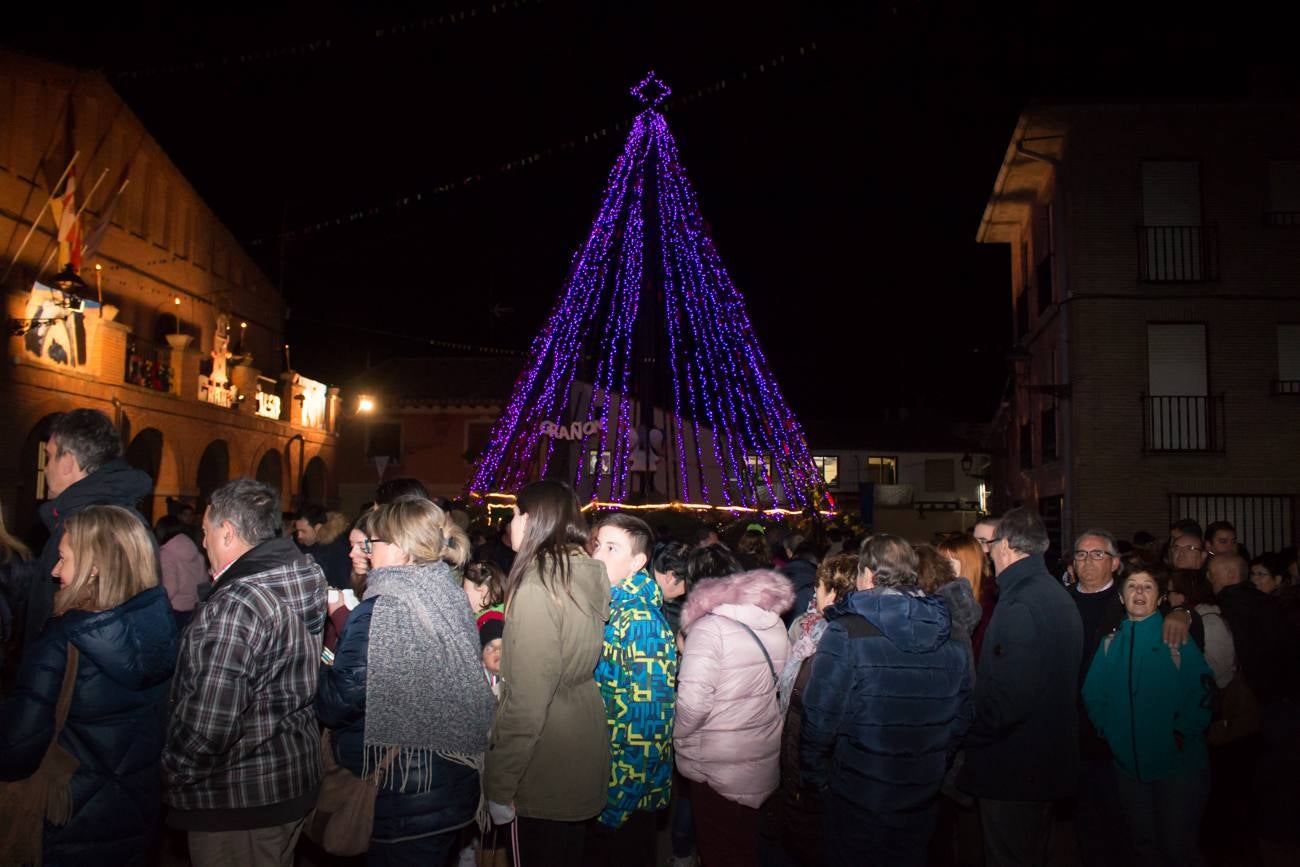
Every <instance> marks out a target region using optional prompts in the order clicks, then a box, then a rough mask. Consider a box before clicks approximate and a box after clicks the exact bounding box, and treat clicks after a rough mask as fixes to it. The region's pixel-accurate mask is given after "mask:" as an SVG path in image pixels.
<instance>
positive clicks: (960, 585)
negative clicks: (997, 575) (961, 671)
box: [937, 578, 984, 640]
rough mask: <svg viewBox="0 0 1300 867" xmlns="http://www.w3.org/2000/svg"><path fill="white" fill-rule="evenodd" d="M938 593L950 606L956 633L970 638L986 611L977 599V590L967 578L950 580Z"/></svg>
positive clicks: (949, 611)
mask: <svg viewBox="0 0 1300 867" xmlns="http://www.w3.org/2000/svg"><path fill="white" fill-rule="evenodd" d="M937 593H938V595H939V596H941V597H943V601H944V603H946V604H947V606H948V617H949V620H950V621H951V628H952V632H953V634H954V635H956V636H959V637H961V638H963V639H965V640H970V637H971V634H972V633H974V631H975V627H976V626H979V623H980V617H981V615H983V613H984V611H983V609H981V608H980V604H979V603H978V602H976V601H975V590H974V589H973V588H972V587H971V586H970V582H969V581H967V580H966V579H965V578H958V579H957V580H956V581H949V582H948V583H947V584H945V585H943V586H942V587H940V588H939V589H938V591H937Z"/></svg>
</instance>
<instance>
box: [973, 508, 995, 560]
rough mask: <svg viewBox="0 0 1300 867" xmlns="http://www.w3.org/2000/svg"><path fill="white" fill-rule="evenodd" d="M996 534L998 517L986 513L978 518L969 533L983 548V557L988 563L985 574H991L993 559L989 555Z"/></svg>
mask: <svg viewBox="0 0 1300 867" xmlns="http://www.w3.org/2000/svg"><path fill="white" fill-rule="evenodd" d="M997 534H998V519H997V518H996V517H994V516H993V515H986V516H984V517H983V518H980V519H979V521H978V522H977V523H976V524H975V526H974V528H973V529H972V530H971V535H973V536H974V537H975V541H976V542H979V543H980V547H981V548H983V549H984V559H985V560H986V561H987V565H988V571H987V572H986V573H985V574H987V575H992V574H993V560H992V558H991V557H990V556H989V555H990V549H991V547H992V545H993V541H994V537H995V536H997Z"/></svg>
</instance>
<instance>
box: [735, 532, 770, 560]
mask: <svg viewBox="0 0 1300 867" xmlns="http://www.w3.org/2000/svg"><path fill="white" fill-rule="evenodd" d="M736 559H737V560H739V561H740V563H741V565H742V566H743V567H744V568H745V570H746V571H752V570H754V569H771V568H772V550H771V549H770V548H769V547H768V544H767V536H766V535H765V534H764V532H763V528H762V527H761V526H760V525H758V524H750V525H749V526H748V527H747V528H746V529H745V532H744V533H741V534H740V539H739V540H738V541H737V542H736Z"/></svg>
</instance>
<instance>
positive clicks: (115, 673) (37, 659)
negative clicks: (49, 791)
mask: <svg viewBox="0 0 1300 867" xmlns="http://www.w3.org/2000/svg"><path fill="white" fill-rule="evenodd" d="M53 576H54V577H55V578H56V579H58V581H59V583H60V585H61V589H60V590H59V591H58V593H57V594H56V595H55V599H54V615H55V616H54V617H53V618H52V619H51V620H50V621H49V623H48V624H46V627H45V629H44V631H43V632H42V633H41V634H40V636H39V637H38V638H37V639H36V641H35V642H34V643H33V644H32V645H31V646H30V647H29V649H28V651H27V654H26V655H25V657H24V659H23V662H22V667H21V668H20V670H19V674H18V686H17V688H16V689H15V691H14V694H13V695H12V696H10V697H9V698H8V699H7V700H6V701H5V703H4V711H3V721H0V780H6V781H9V780H22V779H26V778H27V777H30V776H31V775H32V774H33V773H35V772H36V770H37V768H38V767H40V764H41V760H42V758H43V757H44V755H45V751H46V748H47V747H48V746H49V744H50V741H51V740H53V739H54V735H55V732H54V729H55V721H54V716H55V706H56V705H57V704H58V700H59V694H60V691H61V690H62V687H63V678H64V673H65V672H66V670H67V664H68V658H69V656H68V648H69V645H71V646H72V647H74V648H76V650H77V662H76V665H77V673H76V681H75V685H74V687H73V692H72V701H71V705H70V707H69V711H68V718H67V722H66V723H65V725H64V728H63V730H62V732H60V733H59V736H58V743H59V746H61V747H62V748H63V749H64V750H65V751H67V752H68V753H69V754H70V755H71V756H72V757H73V758H74V759H76V760H77V762H78V767H77V770H76V772H75V773H74V774H73V777H72V780H71V783H70V784H69V795H70V800H71V816H70V818H69V819H68V821H67V822H66V824H63V825H61V826H56V825H51V824H50V823H49V822H48V821H47V822H45V824H44V835H43V838H42V849H43V852H42V863H43V864H46V865H60V864H88V863H93V864H95V865H97V867H98V865H117V864H139V863H144V861H145V858H146V854H147V852H148V851H149V848H150V845H151V842H152V839H153V837H154V835H155V833H156V830H157V827H158V814H159V809H160V806H161V803H162V771H161V757H162V748H163V737H164V733H165V725H166V714H167V690H168V686H169V684H170V682H171V676H172V670H173V669H174V668H175V665H176V626H175V621H174V619H173V617H172V612H171V606H170V605H169V604H168V603H167V594H166V592H165V591H164V590H163V589H162V588H161V587H159V586H158V559H157V555H156V554H155V552H154V548H153V542H152V539H151V538H150V536H149V532H148V531H147V530H146V529H145V527H144V525H143V524H141V523H140V519H139V518H138V517H136V516H135V515H134V514H133V513H132V512H130V511H128V510H126V509H123V508H121V507H119V506H91V507H89V508H87V509H84V510H82V511H81V512H78V513H77V514H76V515H73V516H72V517H71V518H69V519H68V522H67V525H66V530H65V532H64V534H63V538H62V540H61V541H60V543H59V561H58V563H57V564H55V566H54V571H53ZM0 821H8V819H0ZM38 830H39V829H33V832H36V831H38Z"/></svg>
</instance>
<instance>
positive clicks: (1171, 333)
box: [1147, 323, 1211, 451]
mask: <svg viewBox="0 0 1300 867" xmlns="http://www.w3.org/2000/svg"><path fill="white" fill-rule="evenodd" d="M1147 381H1148V388H1149V395H1148V398H1147V400H1148V407H1147V415H1148V425H1149V428H1148V430H1149V442H1148V447H1149V448H1151V449H1154V450H1157V451H1167V450H1179V451H1183V450H1194V451H1201V450H1206V449H1209V448H1210V447H1211V442H1210V430H1209V421H1210V406H1209V404H1210V400H1209V396H1208V395H1209V387H1208V376H1207V372H1206V366H1205V326H1204V325H1203V324H1201V323H1177V324H1172V323H1171V324H1154V323H1153V324H1148V325H1147Z"/></svg>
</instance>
